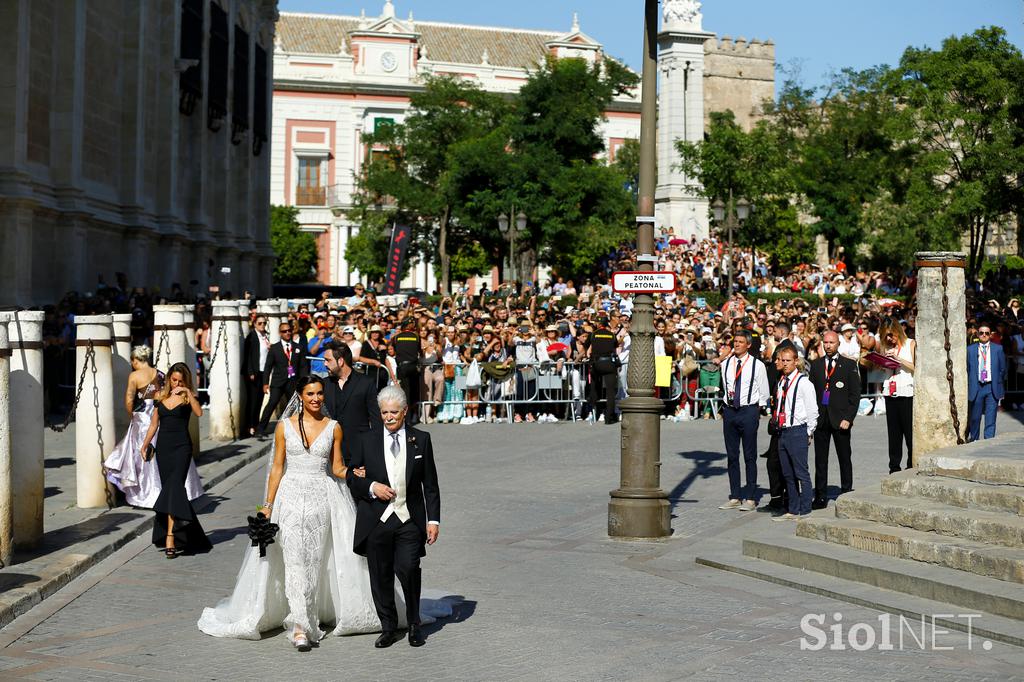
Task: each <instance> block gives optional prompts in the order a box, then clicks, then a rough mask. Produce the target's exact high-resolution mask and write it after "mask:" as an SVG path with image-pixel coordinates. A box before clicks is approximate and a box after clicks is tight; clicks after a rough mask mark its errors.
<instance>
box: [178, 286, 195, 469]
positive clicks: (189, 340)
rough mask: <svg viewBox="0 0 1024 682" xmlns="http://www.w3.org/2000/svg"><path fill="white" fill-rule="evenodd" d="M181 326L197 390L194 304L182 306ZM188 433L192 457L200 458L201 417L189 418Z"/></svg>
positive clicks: (186, 356) (187, 359) (186, 354)
mask: <svg viewBox="0 0 1024 682" xmlns="http://www.w3.org/2000/svg"><path fill="white" fill-rule="evenodd" d="M181 307H182V312H181V324H182V327H184V328H183V329H182V332H183V333H184V336H185V360H184V362H185V364H186V365H188V368H189V369H190V370H191V371H192V384H193V386H194V387H195V388H199V370H198V368H197V367H196V325H195V311H196V307H195V305H194V304H191V303H189V304H186V305H183V306H181ZM188 433H189V435H190V436H191V437H192V457H198V456H199V417H197V416H195V415H194V414H193V415H192V416H191V417H190V418H189V421H188Z"/></svg>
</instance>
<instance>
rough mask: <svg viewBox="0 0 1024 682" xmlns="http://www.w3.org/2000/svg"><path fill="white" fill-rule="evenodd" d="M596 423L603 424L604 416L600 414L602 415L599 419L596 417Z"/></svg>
mask: <svg viewBox="0 0 1024 682" xmlns="http://www.w3.org/2000/svg"><path fill="white" fill-rule="evenodd" d="M597 421H599V422H603V421H604V415H603V414H602V415H601V416H600V417H598V418H597Z"/></svg>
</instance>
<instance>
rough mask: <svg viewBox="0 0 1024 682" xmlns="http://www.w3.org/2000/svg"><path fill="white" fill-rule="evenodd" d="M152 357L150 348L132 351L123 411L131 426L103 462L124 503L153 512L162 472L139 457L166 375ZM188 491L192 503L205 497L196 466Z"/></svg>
mask: <svg viewBox="0 0 1024 682" xmlns="http://www.w3.org/2000/svg"><path fill="white" fill-rule="evenodd" d="M151 354H152V351H151V350H150V348H149V346H144V345H143V346H136V347H135V348H133V349H132V355H131V361H132V373H131V374H130V375H128V387H127V389H126V390H125V396H124V407H125V409H126V410H128V413H129V414H130V415H131V422H130V423H129V424H128V432H127V433H125V436H124V438H123V439H121V442H120V443H118V444H117V445H116V446H114V450H113V451H112V452H111V453H110V456H108V457H107V459H106V461H105V462H103V469H104V471H105V472H106V475H107V480H108V481H110V482H111V483H113V484H114V485H116V486H117V487H118V488H120V490H121V492H123V493H124V497H125V501H127V502H128V504H130V505H131V506H133V507H142V508H144V509H152V508H153V505H154V504H155V503H156V500H157V498H158V497H160V472H159V470H158V468H157V464H156V460H155V459H150V460H149V461H144V460H143V459H142V457H140V456H139V449H140V448H141V446H142V441H143V439H144V438H145V437H146V431H148V430H149V423H150V421H151V420H152V418H153V409H154V407H155V405H156V403H155V400H154V398H155V397H156V394H157V392H158V391H159V390H160V389H161V388H163V384H164V375H163V373H162V372H160V371H159V370H157V369H155V368H153V367H152V366H151V365H150V364H149V363H150V356H151ZM157 438H159V434H157V437H156V438H154V440H153V446H154V447H155V446H156V444H157ZM185 491H186V492H187V493H188V498H189V499H190V500H194V499H196V498H197V497H199V496H200V495H202V494H203V483H202V481H201V480H200V479H199V472H198V471H196V465H195V462H192V463H191V465H190V466H189V470H188V477H187V478H186V480H185Z"/></svg>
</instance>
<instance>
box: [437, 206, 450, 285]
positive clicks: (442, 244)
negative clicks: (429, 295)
mask: <svg viewBox="0 0 1024 682" xmlns="http://www.w3.org/2000/svg"><path fill="white" fill-rule="evenodd" d="M449 216H451V209H450V207H448V206H445V207H444V216H443V217H442V218H441V229H440V234H439V235H438V238H437V255H438V257H439V258H440V259H441V294H442V295H443V296H448V295H449V294H451V286H450V282H449V281H448V280H449V279H450V276H451V271H450V270H451V259H450V258H449V257H448V218H449Z"/></svg>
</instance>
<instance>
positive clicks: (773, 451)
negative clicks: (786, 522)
mask: <svg viewBox="0 0 1024 682" xmlns="http://www.w3.org/2000/svg"><path fill="white" fill-rule="evenodd" d="M764 456H765V458H766V459H767V460H768V461H767V462H765V468H766V469H768V494H769V495H770V496H771V500H770V504H773V505H775V506H777V507H779V508H780V509H788V508H789V493H788V492H787V490H786V478H785V477H784V476H783V475H782V462H780V461H779V434H775V435H774V436H772V437H771V440H770V441H769V442H768V451H767V452H766V453H765V455H764Z"/></svg>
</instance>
